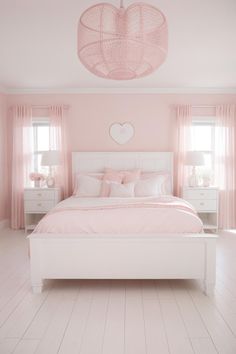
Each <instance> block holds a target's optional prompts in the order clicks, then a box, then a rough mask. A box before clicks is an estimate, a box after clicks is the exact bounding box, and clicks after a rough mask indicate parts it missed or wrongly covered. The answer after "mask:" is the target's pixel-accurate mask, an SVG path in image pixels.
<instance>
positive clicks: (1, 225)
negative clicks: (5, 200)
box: [0, 219, 9, 230]
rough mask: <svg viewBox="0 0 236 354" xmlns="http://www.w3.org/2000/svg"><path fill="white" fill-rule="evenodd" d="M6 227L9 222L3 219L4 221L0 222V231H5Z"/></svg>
mask: <svg viewBox="0 0 236 354" xmlns="http://www.w3.org/2000/svg"><path fill="white" fill-rule="evenodd" d="M7 227H9V220H8V219H4V220H2V221H0V230H3V229H6V228H7Z"/></svg>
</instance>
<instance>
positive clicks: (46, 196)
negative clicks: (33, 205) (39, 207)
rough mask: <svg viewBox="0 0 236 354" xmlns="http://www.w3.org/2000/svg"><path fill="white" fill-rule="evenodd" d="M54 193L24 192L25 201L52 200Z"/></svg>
mask: <svg viewBox="0 0 236 354" xmlns="http://www.w3.org/2000/svg"><path fill="white" fill-rule="evenodd" d="M54 199H55V191H54V190H50V189H46V190H45V189H42V190H39V189H37V190H33V189H31V190H25V200H54Z"/></svg>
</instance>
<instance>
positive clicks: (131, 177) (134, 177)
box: [122, 170, 141, 183]
mask: <svg viewBox="0 0 236 354" xmlns="http://www.w3.org/2000/svg"><path fill="white" fill-rule="evenodd" d="M122 172H123V173H124V177H123V180H122V183H130V182H136V181H138V180H139V179H140V174H141V170H133V171H122Z"/></svg>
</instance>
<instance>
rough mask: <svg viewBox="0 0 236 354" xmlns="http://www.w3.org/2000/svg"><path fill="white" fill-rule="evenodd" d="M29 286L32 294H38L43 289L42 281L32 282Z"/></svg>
mask: <svg viewBox="0 0 236 354" xmlns="http://www.w3.org/2000/svg"><path fill="white" fill-rule="evenodd" d="M31 286H32V291H33V293H34V294H40V293H41V292H42V290H43V283H39V284H32V285H31Z"/></svg>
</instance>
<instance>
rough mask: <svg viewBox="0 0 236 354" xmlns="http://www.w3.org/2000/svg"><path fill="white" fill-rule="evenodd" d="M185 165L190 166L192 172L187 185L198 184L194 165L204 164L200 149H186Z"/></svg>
mask: <svg viewBox="0 0 236 354" xmlns="http://www.w3.org/2000/svg"><path fill="white" fill-rule="evenodd" d="M185 164H186V165H188V166H192V174H191V175H190V176H189V179H188V185H189V187H197V186H199V183H200V182H199V176H198V175H197V174H196V166H204V165H205V161H204V154H203V152H201V151H188V152H187V157H186V163H185Z"/></svg>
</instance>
